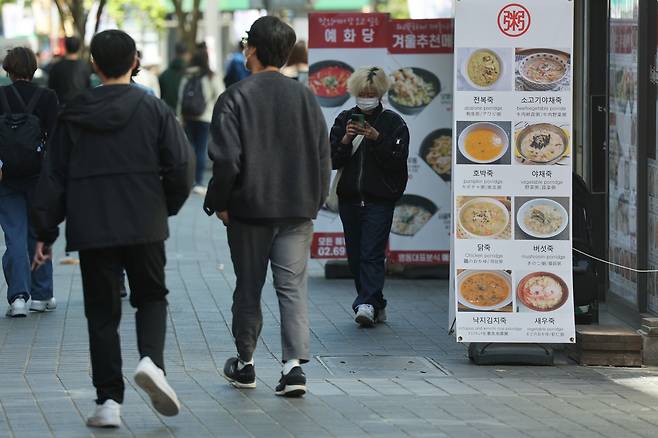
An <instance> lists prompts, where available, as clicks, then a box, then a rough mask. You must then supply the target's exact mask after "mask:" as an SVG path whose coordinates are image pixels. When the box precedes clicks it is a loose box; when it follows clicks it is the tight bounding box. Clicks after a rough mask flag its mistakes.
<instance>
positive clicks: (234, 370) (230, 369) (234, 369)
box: [224, 357, 256, 388]
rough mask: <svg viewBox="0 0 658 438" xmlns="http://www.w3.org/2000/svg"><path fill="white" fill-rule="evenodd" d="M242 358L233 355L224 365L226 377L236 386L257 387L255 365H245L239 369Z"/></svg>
mask: <svg viewBox="0 0 658 438" xmlns="http://www.w3.org/2000/svg"><path fill="white" fill-rule="evenodd" d="M239 361H240V359H238V358H237V357H232V358H230V359H229V360H227V361H226V364H225V365H224V377H226V380H228V381H229V382H231V385H233V386H235V387H236V388H255V387H256V370H255V369H254V366H253V365H245V366H244V367H243V368H242V369H241V370H238V363H239Z"/></svg>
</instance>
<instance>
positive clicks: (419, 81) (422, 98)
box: [388, 67, 441, 115]
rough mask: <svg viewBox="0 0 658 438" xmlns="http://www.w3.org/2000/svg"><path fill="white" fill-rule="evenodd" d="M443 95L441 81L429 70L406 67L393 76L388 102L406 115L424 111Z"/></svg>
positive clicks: (396, 71)
mask: <svg viewBox="0 0 658 438" xmlns="http://www.w3.org/2000/svg"><path fill="white" fill-rule="evenodd" d="M439 93H441V81H439V78H438V77H437V76H436V75H435V74H434V73H432V72H431V71H429V70H425V69H423V68H419V67H405V68H401V69H399V70H395V71H394V72H393V73H392V74H391V88H390V90H389V92H388V101H389V103H390V104H391V106H392V107H393V108H395V109H396V110H397V111H399V112H400V113H402V114H405V115H416V114H418V113H420V112H421V111H423V110H424V109H425V108H426V107H427V106H428V105H429V104H430V103H431V102H432V100H434V98H435V97H436V96H438V95H439Z"/></svg>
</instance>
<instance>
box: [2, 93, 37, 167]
mask: <svg viewBox="0 0 658 438" xmlns="http://www.w3.org/2000/svg"><path fill="white" fill-rule="evenodd" d="M7 89H10V90H12V92H13V93H14V95H15V96H16V98H17V99H18V101H19V102H20V105H21V107H22V112H18V113H12V111H11V108H10V107H9V101H8V100H7V95H6V94H5V92H6V90H7ZM42 92H43V89H42V88H37V89H36V90H35V92H34V96H32V99H30V101H29V102H28V104H27V105H26V104H25V101H24V100H23V98H22V97H21V95H20V93H19V92H18V90H16V88H15V87H13V86H8V87H0V105H1V106H2V110H3V112H4V114H2V115H0V160H1V161H2V163H3V164H2V174H3V177H6V178H7V179H11V178H23V177H29V176H34V175H37V174H39V172H40V171H41V160H42V157H43V152H44V140H45V139H44V136H43V133H42V131H41V121H40V120H39V117H37V116H36V115H34V114H33V112H34V108H35V107H36V105H37V102H38V101H39V98H40V97H41V93H42Z"/></svg>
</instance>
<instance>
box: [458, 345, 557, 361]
mask: <svg viewBox="0 0 658 438" xmlns="http://www.w3.org/2000/svg"><path fill="white" fill-rule="evenodd" d="M468 358H469V359H470V360H471V361H472V362H473V363H475V364H476V365H538V366H553V365H554V360H553V359H554V355H553V348H552V347H550V346H548V345H545V344H502V343H493V342H472V343H471V344H470V345H469V346H468Z"/></svg>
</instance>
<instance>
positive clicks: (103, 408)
mask: <svg viewBox="0 0 658 438" xmlns="http://www.w3.org/2000/svg"><path fill="white" fill-rule="evenodd" d="M87 426H89V427H119V426H121V405H120V404H119V403H117V402H115V401H114V400H105V403H103V404H102V405H96V410H95V411H94V413H93V415H92V416H91V417H89V418H87Z"/></svg>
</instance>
